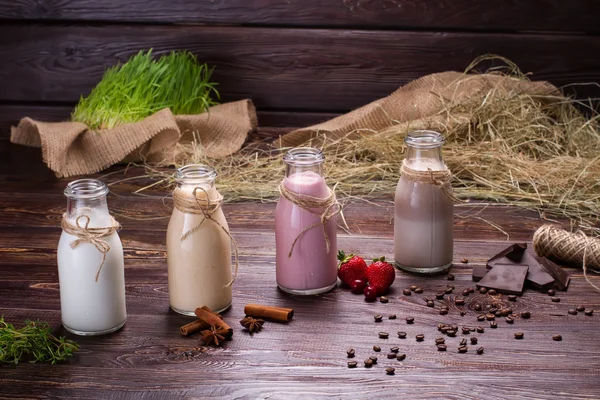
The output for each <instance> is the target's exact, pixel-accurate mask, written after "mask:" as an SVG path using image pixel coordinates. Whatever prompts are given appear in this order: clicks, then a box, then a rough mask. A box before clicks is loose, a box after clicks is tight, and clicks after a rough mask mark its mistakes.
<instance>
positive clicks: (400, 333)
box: [398, 332, 406, 339]
mask: <svg viewBox="0 0 600 400" xmlns="http://www.w3.org/2000/svg"><path fill="white" fill-rule="evenodd" d="M398 337H399V338H400V339H406V332H398Z"/></svg>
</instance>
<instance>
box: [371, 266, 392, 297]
mask: <svg viewBox="0 0 600 400" xmlns="http://www.w3.org/2000/svg"><path fill="white" fill-rule="evenodd" d="M394 279H396V269H395V268H394V267H393V266H392V265H391V264H390V263H388V262H386V261H385V257H381V258H376V259H374V260H373V263H372V264H371V265H369V266H368V267H367V280H368V281H369V285H370V286H373V287H375V289H376V290H377V295H379V296H381V295H382V294H385V293H386V292H387V291H388V289H389V288H390V286H392V283H394Z"/></svg>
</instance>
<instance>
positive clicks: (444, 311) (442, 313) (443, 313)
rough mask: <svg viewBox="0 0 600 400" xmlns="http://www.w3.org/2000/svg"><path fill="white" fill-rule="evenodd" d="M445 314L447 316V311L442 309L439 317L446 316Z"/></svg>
mask: <svg viewBox="0 0 600 400" xmlns="http://www.w3.org/2000/svg"><path fill="white" fill-rule="evenodd" d="M446 314H448V309H447V308H442V309H441V310H440V315H446Z"/></svg>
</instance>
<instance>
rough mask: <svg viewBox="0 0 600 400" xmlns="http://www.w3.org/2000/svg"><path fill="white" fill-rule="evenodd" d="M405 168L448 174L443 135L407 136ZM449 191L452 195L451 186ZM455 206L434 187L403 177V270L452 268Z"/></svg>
mask: <svg viewBox="0 0 600 400" xmlns="http://www.w3.org/2000/svg"><path fill="white" fill-rule="evenodd" d="M405 142H406V144H407V154H406V158H405V159H404V162H403V165H404V167H407V168H409V169H410V170H414V171H417V172H418V171H420V172H423V171H425V172H427V171H429V170H431V171H448V168H447V167H446V165H445V164H444V161H443V159H442V145H443V143H444V139H443V138H442V135H440V134H439V133H437V132H434V131H425V130H423V131H415V132H411V133H409V134H408V135H407V137H406V139H405ZM446 190H447V191H448V192H450V193H451V190H452V188H451V186H450V185H449V184H448V185H447V187H446ZM453 216H454V203H453V201H452V200H451V199H450V198H449V196H448V195H447V194H445V193H444V191H443V190H442V189H441V188H440V187H439V186H436V185H434V184H432V183H429V182H427V183H424V182H414V181H413V180H411V179H409V178H407V177H406V176H405V174H403V175H402V176H401V178H400V181H399V182H398V186H397V188H396V196H395V218H394V253H395V255H394V258H395V262H396V266H397V267H398V268H400V269H403V270H406V271H410V272H417V273H424V274H428V273H436V272H441V271H444V270H446V269H448V268H449V267H450V265H451V264H452V256H453V242H454V239H453V232H452V225H453Z"/></svg>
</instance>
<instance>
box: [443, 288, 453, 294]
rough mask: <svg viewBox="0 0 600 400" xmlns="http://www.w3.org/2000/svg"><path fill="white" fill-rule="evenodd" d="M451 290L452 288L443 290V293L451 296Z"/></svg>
mask: <svg viewBox="0 0 600 400" xmlns="http://www.w3.org/2000/svg"><path fill="white" fill-rule="evenodd" d="M453 290H454V288H451V287H447V288H446V290H444V293H445V294H451V293H452V291H453Z"/></svg>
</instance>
